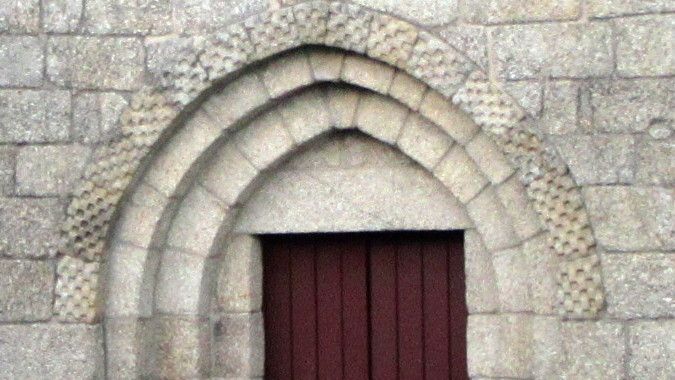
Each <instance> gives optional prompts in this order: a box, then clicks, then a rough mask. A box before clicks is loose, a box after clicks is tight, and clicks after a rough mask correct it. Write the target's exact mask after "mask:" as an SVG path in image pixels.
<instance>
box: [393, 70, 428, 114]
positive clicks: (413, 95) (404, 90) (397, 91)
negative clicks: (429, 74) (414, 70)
mask: <svg viewBox="0 0 675 380" xmlns="http://www.w3.org/2000/svg"><path fill="white" fill-rule="evenodd" d="M427 89H428V88H427V85H426V84H424V82H422V81H419V80H417V79H416V78H414V77H413V76H411V75H410V74H407V73H405V72H404V71H397V72H396V74H395V75H394V79H393V80H392V82H391V85H390V86H389V95H390V96H391V97H392V98H394V99H396V100H398V101H399V102H401V103H403V104H405V105H406V106H408V107H409V108H410V109H411V110H415V111H416V110H417V109H419V107H420V103H421V102H422V99H423V97H424V94H425V93H426V91H427Z"/></svg>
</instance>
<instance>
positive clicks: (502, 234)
mask: <svg viewBox="0 0 675 380" xmlns="http://www.w3.org/2000/svg"><path fill="white" fill-rule="evenodd" d="M467 211H468V212H469V216H470V217H471V219H472V220H473V222H474V223H475V225H476V229H477V230H478V232H480V234H481V235H482V236H483V241H484V242H485V246H486V247H487V248H488V249H489V250H490V251H496V250H500V249H504V248H509V247H513V246H515V245H516V244H517V243H518V241H519V239H518V236H517V235H516V232H515V231H514V230H513V224H512V223H511V220H510V219H509V216H508V214H507V213H506V210H505V209H504V206H502V204H501V203H500V202H499V198H498V197H497V194H496V192H495V190H494V189H493V188H486V189H485V190H483V191H482V192H481V193H480V194H478V195H477V196H476V197H475V198H474V199H472V200H471V201H470V202H469V204H468V205H467Z"/></svg>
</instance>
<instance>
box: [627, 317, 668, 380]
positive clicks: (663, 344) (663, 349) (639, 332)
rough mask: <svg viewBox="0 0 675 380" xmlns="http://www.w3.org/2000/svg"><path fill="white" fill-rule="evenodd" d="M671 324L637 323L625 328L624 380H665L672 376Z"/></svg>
mask: <svg viewBox="0 0 675 380" xmlns="http://www.w3.org/2000/svg"><path fill="white" fill-rule="evenodd" d="M674 331H675V321H673V320H672V319H671V320H665V321H645V322H637V323H635V324H633V325H630V326H629V327H628V339H629V343H628V344H629V347H630V357H629V358H628V374H627V376H628V378H630V379H635V380H647V379H667V378H669V377H672V375H673V374H674V373H675V364H673V363H675V333H674Z"/></svg>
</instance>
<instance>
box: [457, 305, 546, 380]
mask: <svg viewBox="0 0 675 380" xmlns="http://www.w3.org/2000/svg"><path fill="white" fill-rule="evenodd" d="M532 320H533V318H532V316H530V315H525V314H504V315H488V314H483V315H481V314H475V315H469V321H468V325H467V355H468V366H469V376H471V377H480V376H486V377H507V378H529V377H531V376H532V357H533V352H532Z"/></svg>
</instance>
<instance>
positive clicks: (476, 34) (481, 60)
mask: <svg viewBox="0 0 675 380" xmlns="http://www.w3.org/2000/svg"><path fill="white" fill-rule="evenodd" d="M440 35H441V37H443V38H444V39H445V40H446V41H448V43H450V45H452V46H453V47H454V48H455V49H457V50H458V51H461V52H462V53H464V54H466V56H467V57H469V59H471V60H472V61H474V63H476V64H477V65H478V66H480V67H482V68H483V69H485V68H487V67H488V31H487V28H486V27H484V26H480V25H466V24H462V25H449V26H444V27H442V29H441V30H440Z"/></svg>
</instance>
